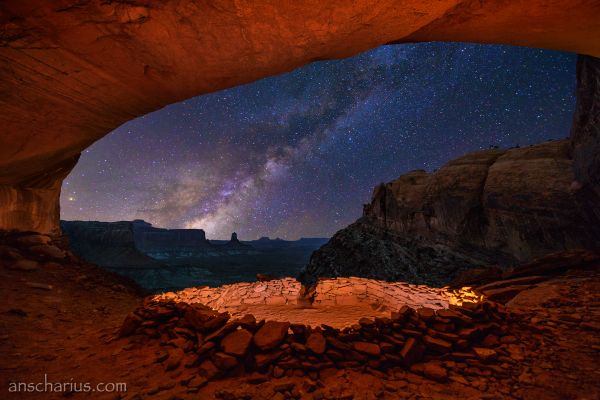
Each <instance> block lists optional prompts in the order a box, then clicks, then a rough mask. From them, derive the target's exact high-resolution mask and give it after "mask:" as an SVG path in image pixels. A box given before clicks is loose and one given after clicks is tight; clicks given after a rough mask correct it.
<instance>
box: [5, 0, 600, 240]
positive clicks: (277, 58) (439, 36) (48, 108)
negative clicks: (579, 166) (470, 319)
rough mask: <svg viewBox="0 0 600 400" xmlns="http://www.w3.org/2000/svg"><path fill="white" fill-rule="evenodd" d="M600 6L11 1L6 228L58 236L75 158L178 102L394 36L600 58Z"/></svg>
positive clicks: (470, 0)
mask: <svg viewBox="0 0 600 400" xmlns="http://www.w3.org/2000/svg"><path fill="white" fill-rule="evenodd" d="M599 14H600V5H599V4H598V2H594V1H583V0H577V1H573V0H569V1H567V0H562V1H554V2H552V3H550V4H548V3H547V2H545V1H537V0H536V1H514V2H508V1H504V2H483V3H482V2H480V1H475V0H466V1H458V0H443V1H437V2H423V1H416V0H410V1H405V2H403V3H402V5H401V6H399V5H398V3H397V2H396V1H391V0H387V1H377V2H373V1H354V0H344V1H336V2H314V1H300V2H292V3H289V4H281V3H280V2H264V1H250V2H244V3H239V2H231V1H226V2H224V3H222V4H221V3H220V4H219V6H213V5H211V4H209V3H198V2H195V1H191V0H183V1H176V2H159V3H155V2H149V1H136V2H128V1H127V2H125V1H118V2H101V1H87V0H86V1H70V0H60V1H52V2H48V1H43V0H8V1H3V2H2V5H0V55H1V57H0V93H2V95H1V96H0V103H1V104H2V109H3V112H2V113H1V114H0V121H1V125H2V131H1V133H0V228H3V229H10V228H16V229H21V230H37V231H42V232H52V231H56V230H57V229H58V211H57V210H58V209H57V200H58V195H59V188H60V182H61V180H62V178H63V177H64V175H65V174H66V173H68V171H69V169H70V168H71V167H72V165H73V160H75V159H76V157H77V155H78V154H79V153H80V152H81V151H82V150H83V149H85V148H86V147H87V146H89V145H90V144H92V143H93V142H94V141H96V140H98V139H100V138H101V137H102V136H104V135H106V134H108V133H109V132H110V131H112V130H113V129H114V128H116V127H117V126H119V125H121V124H123V123H124V122H126V121H128V120H130V119H133V118H135V117H137V116H141V115H144V114H146V113H148V112H151V111H154V110H157V109H159V108H161V107H163V106H165V105H168V104H170V103H173V102H176V101H180V100H183V99H186V98H189V97H193V96H196V95H199V94H203V93H208V92H212V91H216V90H219V89H224V88H228V87H232V86H235V85H239V84H242V83H246V82H251V81H254V80H256V79H259V78H262V77H265V76H270V75H275V74H279V73H282V72H286V71H290V70H292V69H294V68H296V67H299V66H301V65H304V64H307V63H309V62H311V61H314V60H322V59H331V58H339V57H347V56H350V55H353V54H356V53H358V52H360V51H364V50H367V49H370V48H373V47H377V46H379V45H382V44H385V43H391V42H418V41H436V40H447V41H470V42H480V43H505V44H515V45H524V46H530V47H542V48H551V49H557V50H567V51H572V52H576V53H580V54H587V55H591V56H596V57H597V56H600V42H599V41H598V40H597V38H598V37H599V35H600V22H598V18H597V15H599ZM584 167H585V166H584Z"/></svg>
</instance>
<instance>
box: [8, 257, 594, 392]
mask: <svg viewBox="0 0 600 400" xmlns="http://www.w3.org/2000/svg"><path fill="white" fill-rule="evenodd" d="M598 293H600V274H599V273H598V272H597V271H574V272H571V273H568V274H566V275H564V276H561V277H557V278H555V279H553V280H551V281H548V282H544V283H541V284H539V285H537V286H535V287H534V288H532V289H529V290H525V291H523V292H521V293H520V294H519V295H518V296H517V297H516V298H515V299H514V300H512V301H511V302H510V303H509V304H508V308H509V310H512V311H513V312H514V313H517V314H519V315H521V316H522V317H523V321H525V322H526V323H525V322H524V323H523V324H522V325H514V326H512V328H511V329H512V331H511V332H509V333H510V335H509V336H510V337H514V341H512V342H510V343H503V344H499V346H501V347H503V348H504V349H506V350H507V352H508V353H507V354H510V356H509V357H505V359H503V360H502V362H501V363H498V365H494V366H493V368H491V367H490V368H486V369H481V368H476V367H471V366H469V365H468V364H464V363H456V362H451V361H448V362H446V364H445V367H446V368H448V370H449V378H448V380H446V381H445V382H438V381H436V380H431V379H427V378H424V377H422V376H420V375H417V374H414V373H412V372H410V371H405V370H403V369H401V368H395V369H393V370H391V371H388V373H386V374H383V373H381V372H377V371H369V370H368V369H365V370H363V371H356V370H338V369H326V370H322V371H321V372H320V374H318V375H316V376H283V377H281V378H278V379H275V378H273V377H270V376H266V375H257V374H253V375H251V376H242V377H237V378H229V379H225V380H220V381H215V382H209V383H208V384H207V385H205V386H203V387H202V388H200V389H198V388H193V387H191V386H192V385H191V384H190V381H192V382H193V379H194V378H195V377H196V375H197V374H198V373H197V371H196V370H195V369H194V368H183V367H181V368H177V369H175V370H173V371H170V372H165V368H164V366H163V365H162V364H160V363H158V362H157V354H158V353H159V352H160V350H161V349H160V348H159V347H158V346H154V347H153V346H148V347H141V348H140V347H136V346H132V345H131V343H130V342H129V341H128V340H126V339H118V338H117V336H116V333H117V331H118V329H119V328H120V326H121V324H122V322H123V320H124V318H125V316H126V315H127V314H128V313H129V312H130V311H132V310H133V309H134V308H135V307H136V306H138V305H139V304H140V303H141V301H142V297H141V296H140V294H139V293H136V291H135V290H134V289H133V287H132V286H129V285H128V284H127V283H126V282H123V281H122V280H120V279H119V278H117V277H115V276H114V275H111V274H108V273H106V272H105V271H103V270H100V269H99V268H96V267H93V266H89V265H85V264H80V263H78V262H76V261H73V260H71V261H63V262H62V263H56V262H40V263H39V264H38V265H37V267H36V268H33V267H32V268H26V267H24V268H19V269H15V268H12V267H9V266H7V263H4V264H3V265H0V294H1V296H2V303H1V305H0V399H54V398H57V399H60V398H64V397H65V396H68V397H69V398H74V399H88V398H92V399H122V398H125V399H145V398H149V399H210V398H220V399H242V398H246V399H285V398H307V399H352V398H354V399H375V398H383V399H496V398H498V399H504V398H516V399H536V400H539V399H590V400H591V399H600V363H599V360H600V322H599V321H600V318H599V317H600V297H599V296H598ZM298 310H299V311H298V312H299V313H302V315H301V316H299V318H302V319H303V322H304V323H306V322H307V321H311V318H313V319H314V321H315V322H318V321H320V318H321V316H319V312H320V311H319V310H317V311H312V310H311V311H307V310H301V309H298ZM327 311H328V314H327V315H325V314H323V315H322V316H324V317H326V318H330V315H331V313H329V312H330V311H337V314H338V315H339V316H340V317H339V318H342V319H344V318H350V319H354V318H356V317H358V316H359V315H360V314H361V310H360V309H352V310H351V309H344V308H341V307H340V308H339V309H337V310H334V309H331V310H327ZM342 316H343V317H342ZM504 364H506V365H504ZM509 366H512V368H508V367H509ZM509 370H510V371H512V372H511V373H510V374H508V373H505V372H504V371H509ZM45 380H46V381H47V382H48V383H47V384H43V385H42V384H38V385H37V386H33V385H30V386H29V387H28V388H27V389H29V391H25V390H26V389H24V385H25V384H27V383H30V384H36V383H44V381H45ZM58 382H61V383H63V384H62V387H61V388H58V389H60V390H57V383H58ZM88 382H89V384H90V386H89V387H90V390H91V391H90V392H86V393H82V392H79V390H80V389H81V385H82V384H84V383H88ZM19 383H21V386H20V387H19V386H18V384H19ZM117 383H125V384H126V387H127V390H126V391H122V392H116V391H111V392H106V391H104V392H101V391H99V390H102V389H103V388H107V389H109V390H110V389H112V388H113V387H114V385H113V384H117ZM98 384H102V385H104V386H102V385H101V386H97V385H98ZM69 385H71V386H70V387H69ZM16 388H20V390H21V391H19V392H15V390H16ZM69 388H70V389H72V390H69ZM65 389H66V390H65ZM35 390H37V391H35Z"/></svg>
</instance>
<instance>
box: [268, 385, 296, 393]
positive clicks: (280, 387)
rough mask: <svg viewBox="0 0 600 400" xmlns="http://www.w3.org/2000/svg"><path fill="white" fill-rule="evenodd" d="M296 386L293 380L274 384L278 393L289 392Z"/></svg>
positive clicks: (274, 389) (274, 388)
mask: <svg viewBox="0 0 600 400" xmlns="http://www.w3.org/2000/svg"><path fill="white" fill-rule="evenodd" d="M295 386H296V384H295V383H293V382H288V383H279V384H277V385H275V386H273V391H275V392H278V393H283V392H289V391H291V390H292V389H294V387H295Z"/></svg>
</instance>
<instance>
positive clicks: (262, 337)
mask: <svg viewBox="0 0 600 400" xmlns="http://www.w3.org/2000/svg"><path fill="white" fill-rule="evenodd" d="M289 327H290V323H289V322H277V321H267V322H266V323H265V324H264V325H263V326H262V327H261V328H260V329H259V330H258V331H257V332H256V334H255V335H254V344H255V345H256V346H257V347H258V348H259V349H261V350H269V349H273V348H275V347H277V346H278V345H279V344H280V343H281V342H283V340H284V339H285V337H286V336H287V332H288V329H289Z"/></svg>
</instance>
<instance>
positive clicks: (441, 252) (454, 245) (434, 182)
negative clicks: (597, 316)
mask: <svg viewBox="0 0 600 400" xmlns="http://www.w3.org/2000/svg"><path fill="white" fill-rule="evenodd" d="M573 163H574V161H573V159H572V153H571V142H570V141H568V140H560V141H551V142H546V143H542V144H538V145H533V146H529V147H526V148H513V149H509V150H498V149H491V150H486V151H480V152H475V153H470V154H467V155H465V156H463V157H460V158H458V159H456V160H453V161H450V162H449V163H447V164H446V165H444V166H443V167H442V168H440V169H439V170H438V171H436V172H433V173H427V172H425V171H413V172H410V173H408V174H406V175H403V176H401V177H400V178H398V179H396V180H395V181H392V182H389V183H387V184H381V185H379V186H377V187H376V188H375V190H374V192H373V198H372V200H371V203H370V204H368V205H365V208H364V213H363V217H362V218H360V219H359V220H358V221H357V222H356V223H354V224H352V225H350V226H349V227H347V228H345V229H342V230H341V231H339V232H338V233H336V234H335V235H334V237H333V238H332V239H331V241H330V242H329V243H328V244H326V245H325V246H323V247H322V248H321V249H319V250H318V251H316V252H315V253H313V255H312V257H311V260H310V262H309V264H308V266H307V267H306V270H305V273H304V274H303V276H302V280H303V281H304V282H306V283H309V284H310V283H312V282H314V280H315V278H316V277H331V276H364V277H369V278H376V279H385V280H408V281H411V282H416V283H427V284H433V285H443V284H446V283H448V282H449V281H451V280H452V279H453V278H454V277H455V276H457V275H458V274H459V273H463V272H464V271H466V270H469V269H474V268H477V267H479V266H481V265H484V264H486V265H493V264H498V265H500V266H502V267H508V266H510V265H514V264H518V263H521V262H524V261H528V260H531V259H533V258H536V257H539V256H542V255H544V254H548V253H551V252H555V251H559V250H565V249H577V248H587V249H598V248H600V220H599V219H598V217H597V215H595V214H594V213H593V212H590V209H589V208H588V206H587V204H588V199H587V198H586V197H584V196H583V195H582V193H581V192H580V190H581V186H580V185H579V183H578V181H577V179H576V176H575V172H574V169H573Z"/></svg>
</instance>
